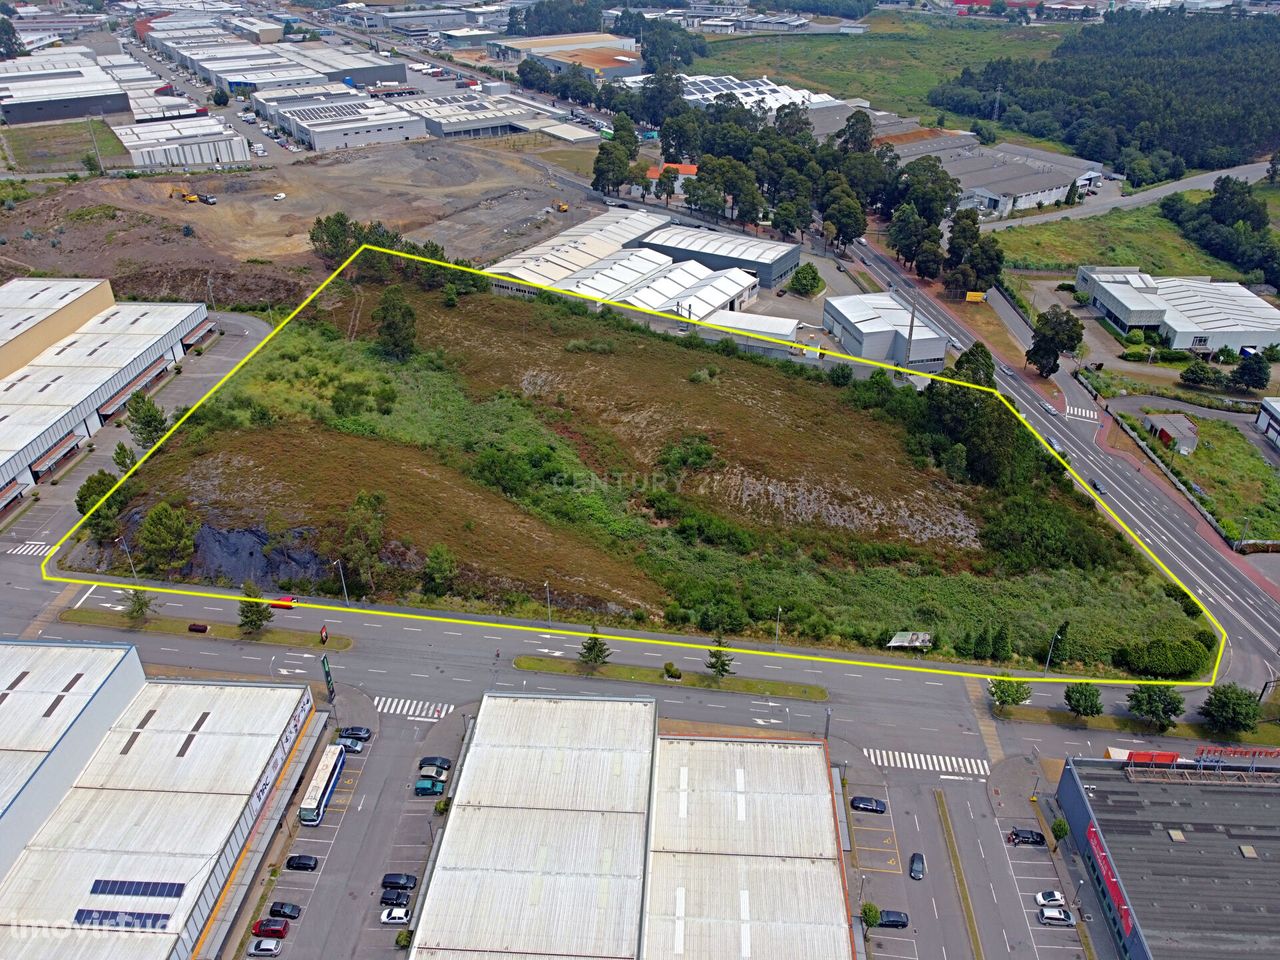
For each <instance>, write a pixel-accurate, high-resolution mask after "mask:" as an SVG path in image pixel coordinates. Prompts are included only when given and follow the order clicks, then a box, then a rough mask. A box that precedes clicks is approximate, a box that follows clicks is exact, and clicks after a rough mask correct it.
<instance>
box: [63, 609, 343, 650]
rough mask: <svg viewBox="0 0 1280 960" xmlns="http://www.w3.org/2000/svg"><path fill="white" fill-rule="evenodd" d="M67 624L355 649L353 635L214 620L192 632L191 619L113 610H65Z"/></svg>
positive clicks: (331, 648) (64, 621) (170, 634)
mask: <svg viewBox="0 0 1280 960" xmlns="http://www.w3.org/2000/svg"><path fill="white" fill-rule="evenodd" d="M58 619H59V620H60V621H61V622H63V623H79V624H83V625H85V626H90V627H111V628H112V629H115V630H129V631H131V632H134V633H162V634H166V635H168V636H173V637H190V636H193V635H194V636H198V637H213V638H214V639H217V640H247V641H250V642H252V643H273V644H278V645H280V646H285V647H319V648H321V649H324V650H329V651H333V652H338V653H340V652H342V651H344V650H350V649H351V646H352V644H351V638H350V637H340V636H337V635H336V634H330V635H329V642H328V643H326V644H321V643H320V637H319V635H318V634H315V633H311V632H306V633H304V632H302V631H300V630H284V629H280V628H277V627H268V628H267V629H266V630H262V631H260V632H258V633H243V632H241V630H240V628H239V627H238V626H236V625H234V624H230V623H210V624H207V626H208V627H209V629H208V631H206V632H204V633H197V634H192V633H191V632H190V631H188V630H187V625H188V623H189V622H190V621H187V620H179V619H178V618H177V617H147V618H146V620H143V621H142V622H141V623H135V622H134V621H132V620H130V619H129V618H128V617H127V616H125V615H124V614H123V613H116V612H114V611H111V610H63V611H62V613H60V614H59V615H58Z"/></svg>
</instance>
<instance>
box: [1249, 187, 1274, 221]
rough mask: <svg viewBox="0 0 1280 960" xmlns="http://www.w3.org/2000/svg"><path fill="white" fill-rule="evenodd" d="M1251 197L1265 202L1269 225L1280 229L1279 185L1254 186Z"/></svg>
mask: <svg viewBox="0 0 1280 960" xmlns="http://www.w3.org/2000/svg"><path fill="white" fill-rule="evenodd" d="M1253 195H1254V196H1255V197H1261V198H1262V199H1263V200H1265V201H1266V203H1267V210H1268V211H1269V212H1270V214H1271V225H1272V226H1273V227H1276V228H1280V183H1275V184H1271V183H1265V182H1264V183H1259V184H1255V185H1254V188H1253Z"/></svg>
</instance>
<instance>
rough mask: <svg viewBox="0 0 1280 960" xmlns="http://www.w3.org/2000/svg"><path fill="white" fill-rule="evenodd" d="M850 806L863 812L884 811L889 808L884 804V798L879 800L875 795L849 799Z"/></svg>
mask: <svg viewBox="0 0 1280 960" xmlns="http://www.w3.org/2000/svg"><path fill="white" fill-rule="evenodd" d="M849 806H851V807H853V809H855V810H861V811H862V812H863V813H884V812H885V811H886V810H888V809H889V808H888V807H886V806H885V805H884V801H883V800H877V799H876V798H875V797H853V798H852V799H850V801H849Z"/></svg>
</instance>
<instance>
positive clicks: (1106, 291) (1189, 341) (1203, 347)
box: [1076, 266, 1280, 355]
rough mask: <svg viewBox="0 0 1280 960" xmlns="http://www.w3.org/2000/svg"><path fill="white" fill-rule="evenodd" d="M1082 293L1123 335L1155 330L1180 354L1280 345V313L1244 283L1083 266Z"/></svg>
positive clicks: (1078, 277) (1079, 276)
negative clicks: (1184, 352)
mask: <svg viewBox="0 0 1280 960" xmlns="http://www.w3.org/2000/svg"><path fill="white" fill-rule="evenodd" d="M1076 289H1077V290H1079V291H1080V292H1082V293H1086V294H1088V295H1089V303H1090V304H1091V305H1092V306H1093V307H1094V308H1096V309H1097V310H1098V311H1099V312H1101V313H1102V315H1103V316H1104V317H1106V318H1107V320H1108V321H1109V322H1110V323H1111V324H1113V325H1114V326H1115V327H1116V328H1117V329H1119V330H1120V331H1121V332H1122V333H1128V332H1129V331H1130V330H1154V331H1156V332H1157V333H1158V334H1159V335H1160V338H1161V339H1162V340H1163V341H1164V342H1165V343H1167V344H1168V346H1169V347H1171V348H1172V349H1174V350H1189V351H1191V352H1193V353H1198V354H1204V355H1207V354H1212V353H1215V352H1217V351H1218V350H1220V349H1222V348H1223V347H1230V348H1231V349H1232V350H1234V351H1236V352H1237V353H1252V352H1255V351H1259V350H1262V349H1264V348H1266V347H1268V346H1270V345H1271V344H1273V343H1280V310H1277V309H1276V308H1275V307H1273V306H1272V305H1271V304H1269V303H1267V301H1265V300H1263V299H1262V298H1261V297H1259V296H1257V295H1256V294H1254V293H1251V292H1250V291H1249V290H1246V289H1245V288H1244V287H1243V286H1241V285H1240V284H1238V283H1215V282H1213V281H1212V280H1211V279H1210V278H1209V277H1152V276H1150V275H1149V274H1146V273H1143V272H1142V271H1141V269H1140V268H1138V267H1096V266H1081V267H1079V268H1078V269H1077V270H1076Z"/></svg>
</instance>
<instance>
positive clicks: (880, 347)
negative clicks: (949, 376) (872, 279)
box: [822, 293, 947, 373]
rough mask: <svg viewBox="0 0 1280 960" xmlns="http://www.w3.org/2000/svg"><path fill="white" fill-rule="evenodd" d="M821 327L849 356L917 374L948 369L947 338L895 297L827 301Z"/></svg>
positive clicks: (869, 295)
mask: <svg viewBox="0 0 1280 960" xmlns="http://www.w3.org/2000/svg"><path fill="white" fill-rule="evenodd" d="M822 326H823V328H824V329H825V330H826V331H827V332H828V333H830V334H831V336H832V338H833V339H835V340H836V341H837V342H838V343H839V344H840V346H841V347H842V348H843V350H844V351H845V352H847V353H849V354H850V355H851V356H855V357H861V358H862V359H864V360H874V361H876V362H878V363H887V364H890V365H892V366H895V367H902V368H904V369H910V370H913V371H916V372H917V373H937V372H938V371H939V370H941V369H942V368H943V366H944V365H945V364H946V360H947V338H946V337H944V336H943V335H942V334H941V333H939V332H938V331H937V330H936V329H934V327H933V326H932V325H931V324H929V323H928V321H926V320H925V318H924V317H923V316H921V315H920V314H918V313H917V312H916V311H915V310H914V309H913V308H912V306H911V305H910V304H907V303H903V302H902V300H900V299H899V298H898V296H897V294H893V293H862V294H850V295H848V296H844V297H829V298H827V302H826V303H825V304H824V305H823V308H822ZM908 345H909V346H908Z"/></svg>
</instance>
